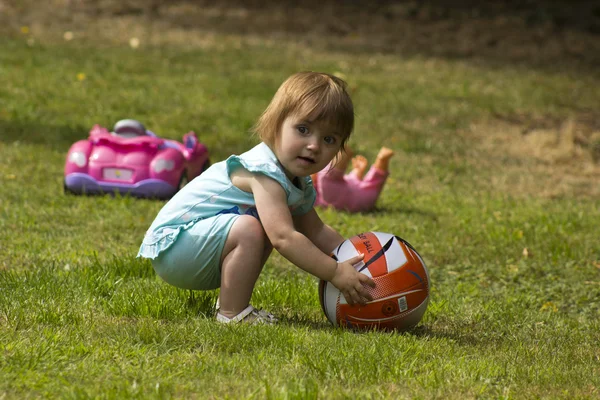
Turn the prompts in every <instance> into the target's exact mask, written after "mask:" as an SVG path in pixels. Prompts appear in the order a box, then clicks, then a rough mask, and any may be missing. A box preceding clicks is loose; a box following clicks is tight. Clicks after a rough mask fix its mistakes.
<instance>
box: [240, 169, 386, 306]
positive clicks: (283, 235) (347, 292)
mask: <svg viewBox="0 0 600 400" xmlns="http://www.w3.org/2000/svg"><path fill="white" fill-rule="evenodd" d="M245 183H247V184H248V186H249V188H250V189H251V191H252V193H253V195H254V200H255V202H256V209H257V211H258V215H259V216H260V221H261V223H262V225H263V228H264V229H265V232H266V234H267V236H268V238H269V240H270V241H271V244H272V245H273V247H274V248H275V249H276V250H277V251H278V252H279V253H281V255H283V256H284V257H285V258H287V259H288V260H289V261H290V262H292V263H294V264H295V265H296V266H298V267H299V268H301V269H303V270H304V271H306V272H308V273H310V274H312V275H314V276H316V277H318V278H320V279H323V280H326V281H330V282H331V283H332V284H333V285H334V286H335V287H337V288H338V289H339V290H340V291H341V292H342V294H343V295H344V297H345V298H346V300H347V301H348V303H349V304H354V303H361V304H365V303H366V301H369V300H372V296H371V295H370V294H369V292H368V291H367V289H366V288H365V287H364V286H363V283H365V284H368V285H369V286H371V287H374V286H375V282H373V280H372V279H371V278H369V277H368V276H366V275H364V274H361V273H359V272H357V271H356V270H355V269H354V267H353V264H356V263H358V262H360V261H361V260H362V258H363V257H364V256H359V257H354V258H352V259H350V260H347V261H344V262H341V263H338V262H336V261H335V260H334V259H333V258H331V257H329V256H328V255H327V254H325V253H324V252H323V251H322V250H321V249H319V248H318V247H317V246H315V245H314V244H313V242H311V240H310V239H309V238H308V237H306V236H305V235H303V234H302V233H300V232H299V231H298V230H296V228H295V227H294V221H293V219H292V215H291V213H290V210H289V208H288V205H287V201H286V195H285V191H284V190H283V188H282V187H281V185H280V184H279V183H277V182H276V181H275V180H273V179H271V178H269V177H267V176H264V175H262V174H256V175H254V174H253V175H252V177H251V178H248V180H246V182H245ZM236 186H237V185H236ZM313 212H314V211H313ZM315 216H316V213H315V215H314V216H313V217H312V218H313V221H312V223H315V221H314V217H315ZM316 217H317V218H318V216H316ZM309 218H311V217H309ZM319 221H320V219H319ZM310 223H311V222H310V221H309V224H308V225H310ZM317 224H318V223H317ZM321 224H322V222H321ZM323 232H325V233H324V236H325V237H329V236H332V233H331V231H328V230H327V229H325V231H322V230H321V234H323ZM322 240H323V239H318V243H322V245H324V244H325V243H324V242H322ZM336 240H339V238H338V239H336ZM332 249H333V247H332V248H329V249H327V250H326V251H328V252H329V251H331V250H332Z"/></svg>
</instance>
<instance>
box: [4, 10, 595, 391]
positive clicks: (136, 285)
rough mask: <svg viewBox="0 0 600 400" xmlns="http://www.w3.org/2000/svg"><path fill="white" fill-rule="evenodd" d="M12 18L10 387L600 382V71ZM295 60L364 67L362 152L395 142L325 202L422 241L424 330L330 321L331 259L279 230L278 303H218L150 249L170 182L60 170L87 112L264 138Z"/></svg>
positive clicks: (176, 134) (87, 121) (7, 229)
mask: <svg viewBox="0 0 600 400" xmlns="http://www.w3.org/2000/svg"><path fill="white" fill-rule="evenodd" d="M121 22H122V24H125V22H127V21H125V22H123V21H121ZM138 23H139V21H138ZM13 25H14V26H13V28H14V29H12V30H11V29H9V28H8V27H7V26H5V27H4V28H3V30H2V36H0V228H1V229H0V376H2V379H0V398H15V399H16V398H19V399H22V398H269V399H290V398H292V399H304V398H311V399H312V398H334V399H337V398H352V399H356V398H366V399H371V398H373V399H374V398H394V399H396V398H443V399H463V398H502V399H519V398H564V399H573V398H581V399H586V398H597V397H598V396H600V347H599V346H598V343H600V322H599V321H600V319H599V316H600V242H599V241H598V223H599V222H600V201H599V198H600V164H598V162H597V161H594V159H595V154H596V153H595V151H597V149H598V148H600V136H599V135H600V126H599V125H598V121H599V120H600V114H598V105H599V104H600V92H598V90H597V88H598V87H600V75H599V74H598V73H597V71H594V70H593V69H589V68H583V67H581V68H578V67H574V66H573V65H571V64H568V63H567V61H565V63H564V64H561V63H560V62H559V61H557V63H555V64H554V65H546V66H540V65H532V64H527V63H497V62H491V63H487V62H483V61H481V60H475V59H469V58H462V57H461V58H458V57H457V58H453V57H440V56H435V55H425V54H416V53H415V54H402V55H400V54H397V53H394V52H386V51H369V49H368V48H364V47H361V46H354V47H344V46H340V47H327V46H320V45H313V44H311V42H303V41H297V40H292V39H290V38H289V37H284V38H282V39H280V40H278V39H277V38H268V37H264V36H252V35H240V34H235V33H234V34H227V33H223V32H218V31H217V32H214V33H211V34H210V35H206V34H203V33H202V32H198V31H194V30H189V31H186V30H175V29H173V30H169V29H167V28H165V27H164V26H161V28H162V29H165V30H164V35H163V34H159V33H157V32H156V31H154V32H152V37H153V38H155V39H157V38H160V40H153V41H152V40H146V36H144V35H145V34H146V35H148V32H147V31H144V30H143V29H142V30H141V31H140V30H139V29H141V28H139V25H136V26H137V27H138V31H135V30H134V29H133V28H132V32H133V31H135V33H134V34H133V33H132V34H127V32H128V31H127V29H125V28H123V25H119V29H120V30H119V31H118V32H108V31H107V32H105V34H104V35H101V34H98V32H102V30H103V29H104V28H105V25H102V20H98V21H96V22H94V24H92V23H91V22H90V26H89V27H88V28H86V29H89V31H86V29H84V28H81V27H79V28H78V29H77V30H75V29H74V30H73V31H71V30H70V28H68V26H66V25H64V26H62V25H60V24H58V25H56V26H46V25H43V26H38V25H33V24H32V25H31V26H29V25H28V24H27V21H23V22H22V23H16V24H13ZM93 29H95V31H94V34H93V35H92V34H90V33H89V32H91V31H92V30H93ZM65 32H70V33H71V34H66V33H65ZM86 32H87V34H86ZM134 35H135V38H136V39H137V41H136V40H133V41H132V40H131V39H132V38H133V37H134ZM300 70H319V71H326V72H331V73H335V74H337V75H339V76H342V77H343V78H344V79H346V80H347V81H348V83H349V86H350V88H351V91H352V97H353V99H354V102H355V107H356V114H357V119H356V129H355V133H354V135H353V137H352V139H351V141H350V145H351V146H352V148H353V149H354V150H355V152H357V153H362V154H364V155H365V156H367V158H369V159H370V160H373V158H374V157H375V155H376V154H377V151H378V150H379V147H380V146H383V145H385V146H388V147H391V148H392V149H394V150H395V151H396V155H395V156H394V158H393V159H392V161H391V176H390V179H389V180H388V183H387V185H386V187H385V190H384V192H383V194H382V197H381V198H380V200H379V203H378V207H377V209H376V210H375V211H374V212H371V213H366V214H349V213H344V212H338V211H334V210H330V209H328V210H320V211H319V214H320V215H321V217H322V218H323V219H324V220H325V221H326V222H327V223H328V224H330V225H332V226H333V227H335V228H336V229H338V230H339V231H340V233H341V234H342V235H343V236H345V237H350V236H353V235H355V234H357V233H360V232H363V231H382V232H392V233H395V234H397V235H399V236H401V237H403V238H405V239H406V240H408V241H409V242H410V243H411V244H412V245H413V246H414V247H415V248H416V249H417V250H418V251H419V253H420V254H421V255H422V256H423V258H424V260H425V262H426V263H427V266H428V269H429V273H430V277H431V290H432V291H431V297H430V303H429V307H428V310H427V312H426V313H425V316H424V318H423V320H422V321H421V323H420V324H419V325H418V326H417V327H416V328H415V329H413V330H412V331H409V332H404V333H393V334H390V333H383V332H367V333H355V332H351V331H348V330H344V329H335V328H333V327H332V326H331V325H330V324H329V323H328V322H327V320H326V318H325V316H324V314H323V312H322V311H321V308H320V305H319V300H318V296H317V281H316V278H314V277H311V276H309V275H307V274H305V273H303V272H302V271H300V270H299V269H298V268H296V267H294V266H293V265H291V264H290V263H289V262H288V261H286V260H285V259H284V258H282V257H281V256H279V255H277V254H274V255H273V256H272V257H271V258H270V260H269V261H268V262H267V266H266V268H265V271H264V273H263V274H262V275H261V278H260V279H259V282H258V284H257V287H256V289H255V292H254V294H253V300H252V303H253V304H254V305H255V306H257V307H261V308H265V309H267V310H269V311H271V312H273V313H275V314H276V315H278V316H279V317H280V319H281V323H280V324H279V325H277V326H274V327H271V326H243V325H239V326H223V325H219V324H217V323H216V322H215V321H214V311H213V306H214V302H215V299H216V296H217V292H206V293H204V292H194V293H191V292H189V291H184V290H179V289H176V288H173V287H171V286H169V285H167V284H166V283H164V282H163V281H161V280H160V278H158V277H157V276H156V274H155V273H154V271H153V270H152V266H151V265H150V263H149V262H148V261H147V260H142V259H136V258H135V256H136V253H137V249H138V247H139V245H140V243H141V240H142V238H143V235H144V233H145V231H146V229H147V228H148V227H149V225H150V223H151V222H152V220H153V219H154V217H155V215H156V213H157V212H158V211H159V209H160V208H161V206H162V205H163V204H164V202H162V201H157V200H140V199H134V198H131V197H128V196H124V197H121V196H117V197H111V196H93V197H85V196H73V195H65V194H64V193H63V182H62V181H63V167H64V161H65V155H66V152H67V150H68V148H69V146H70V145H71V144H72V143H73V142H74V141H76V140H79V139H82V138H85V137H86V136H87V134H88V131H89V129H90V128H91V127H92V126H93V125H94V124H101V125H104V126H107V127H111V126H112V125H113V124H114V123H115V122H116V121H117V120H119V119H122V118H135V119H138V120H140V121H142V122H144V124H145V125H146V126H147V127H148V128H149V129H151V130H153V131H155V132H157V133H158V134H160V135H163V136H166V137H169V138H173V139H181V136H182V135H183V134H184V133H186V132H188V131H189V130H193V131H195V132H196V133H197V134H198V137H199V139H200V140H201V141H202V142H204V143H205V144H206V145H207V146H208V148H209V151H210V153H211V160H212V161H213V162H216V161H219V160H222V159H224V158H226V157H227V156H229V155H230V154H234V153H239V152H242V151H244V150H245V149H248V148H249V147H250V146H252V145H253V144H254V143H256V139H255V138H254V137H252V136H251V135H250V134H249V133H248V131H249V129H250V127H251V126H252V124H253V123H254V121H255V119H256V118H257V117H258V115H259V114H260V113H261V112H262V110H263V109H264V107H265V106H266V105H267V104H268V102H269V101H270V98H271V96H272V95H273V93H274V92H275V90H276V89H277V87H278V86H279V84H280V83H281V82H282V81H283V80H284V79H285V78H286V77H287V76H289V75H290V74H292V73H294V72H296V71H300Z"/></svg>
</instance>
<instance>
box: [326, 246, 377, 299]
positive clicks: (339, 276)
mask: <svg viewBox="0 0 600 400" xmlns="http://www.w3.org/2000/svg"><path fill="white" fill-rule="evenodd" d="M364 257H365V255H364V254H361V255H359V256H356V257H353V258H351V259H349V260H346V261H344V262H340V263H338V265H337V268H336V270H335V275H334V276H333V278H332V279H331V283H332V284H333V286H335V287H336V288H338V289H339V291H340V292H342V294H343V295H344V298H345V299H346V301H347V302H348V304H350V305H353V304H356V303H359V304H361V305H365V304H367V301H371V300H373V296H371V295H370V294H369V292H368V291H367V288H366V287H365V286H364V284H367V285H369V286H371V287H372V288H374V287H375V282H374V281H373V279H371V278H369V277H368V276H366V275H365V274H361V273H360V272H357V271H356V268H354V265H355V264H358V263H359V262H361V261H362V259H363V258H364Z"/></svg>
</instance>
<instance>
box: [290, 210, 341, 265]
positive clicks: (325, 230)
mask: <svg viewBox="0 0 600 400" xmlns="http://www.w3.org/2000/svg"><path fill="white" fill-rule="evenodd" d="M292 218H293V220H294V226H295V227H296V229H297V230H298V231H299V232H300V233H302V234H303V235H304V236H306V237H307V238H308V239H309V240H310V241H311V242H313V244H314V245H315V246H317V247H318V248H319V250H321V251H322V252H323V253H325V254H330V253H331V251H332V250H333V249H335V248H336V247H338V246H339V245H340V244H341V243H342V242H343V241H344V238H343V237H342V236H341V235H340V234H339V233H338V232H336V231H335V229H333V228H332V227H330V226H329V225H326V224H324V223H323V221H322V220H321V218H320V217H319V214H317V212H316V211H315V209H314V208H313V209H312V210H310V211H309V212H308V213H306V214H304V215H298V216H295V217H292Z"/></svg>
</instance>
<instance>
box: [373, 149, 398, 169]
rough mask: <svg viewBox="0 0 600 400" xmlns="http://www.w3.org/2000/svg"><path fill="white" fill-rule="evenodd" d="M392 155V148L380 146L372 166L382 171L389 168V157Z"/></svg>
mask: <svg viewBox="0 0 600 400" xmlns="http://www.w3.org/2000/svg"><path fill="white" fill-rule="evenodd" d="M393 155H394V150H392V149H388V148H387V147H382V148H381V149H380V150H379V154H377V158H376V159H375V162H374V163H373V166H374V167H376V168H379V169H380V170H382V171H387V170H388V168H389V163H390V158H391V157H392V156H393Z"/></svg>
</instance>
